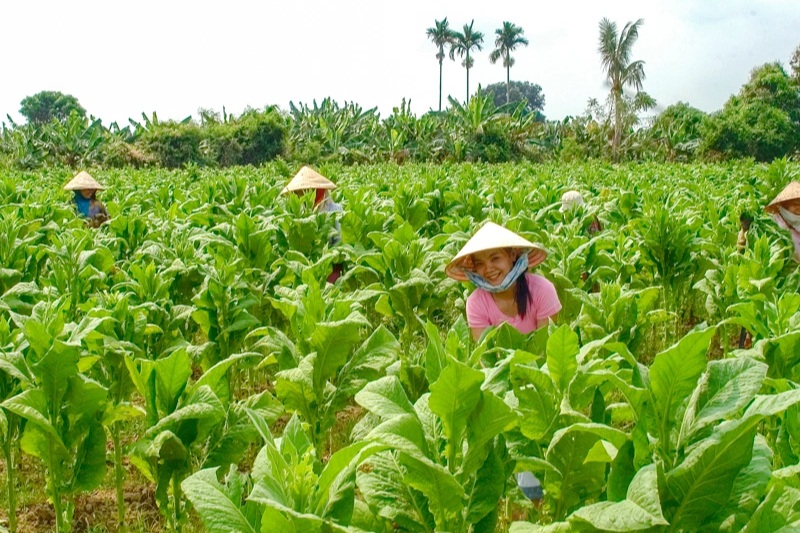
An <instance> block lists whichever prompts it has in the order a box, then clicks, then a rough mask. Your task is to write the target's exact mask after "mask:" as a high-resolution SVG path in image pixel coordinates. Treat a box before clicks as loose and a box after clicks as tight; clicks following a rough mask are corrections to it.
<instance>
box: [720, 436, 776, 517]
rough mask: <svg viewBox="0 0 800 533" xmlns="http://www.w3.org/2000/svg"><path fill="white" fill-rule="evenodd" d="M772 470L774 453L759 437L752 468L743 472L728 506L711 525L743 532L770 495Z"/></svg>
mask: <svg viewBox="0 0 800 533" xmlns="http://www.w3.org/2000/svg"><path fill="white" fill-rule="evenodd" d="M771 467H772V450H771V449H770V447H769V444H768V443H767V441H766V439H765V438H764V437H762V436H761V435H756V441H755V444H754V445H753V458H752V460H751V461H750V464H749V465H747V466H746V467H744V468H742V469H741V470H740V471H739V475H738V476H736V480H735V481H734V483H733V488H732V489H731V495H730V498H728V503H727V505H726V506H725V507H724V508H722V509H719V510H718V511H717V512H716V513H715V514H714V517H713V519H712V520H711V522H712V523H721V524H723V528H722V529H724V530H727V531H741V530H742V528H743V527H744V526H745V524H746V523H747V521H748V520H749V519H750V517H751V516H752V514H753V513H754V512H755V510H756V508H757V507H758V505H759V503H761V500H762V498H763V497H764V495H765V493H766V492H767V487H768V485H769V482H770V478H771Z"/></svg>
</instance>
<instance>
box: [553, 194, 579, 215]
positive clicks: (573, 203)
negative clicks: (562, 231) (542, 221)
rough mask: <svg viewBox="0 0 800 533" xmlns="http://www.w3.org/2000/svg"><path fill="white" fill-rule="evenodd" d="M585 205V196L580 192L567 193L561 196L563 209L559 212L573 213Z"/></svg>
mask: <svg viewBox="0 0 800 533" xmlns="http://www.w3.org/2000/svg"><path fill="white" fill-rule="evenodd" d="M582 205H583V196H581V193H579V192H578V191H567V192H565V193H564V194H562V195H561V207H560V208H559V211H561V212H562V213H563V212H564V211H571V210H572V209H574V208H576V207H580V206H582Z"/></svg>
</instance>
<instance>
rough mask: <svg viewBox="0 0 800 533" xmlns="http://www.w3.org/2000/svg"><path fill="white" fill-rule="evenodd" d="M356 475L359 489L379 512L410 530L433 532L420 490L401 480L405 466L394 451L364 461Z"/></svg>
mask: <svg viewBox="0 0 800 533" xmlns="http://www.w3.org/2000/svg"><path fill="white" fill-rule="evenodd" d="M365 465H366V466H367V469H366V470H365V472H363V473H360V474H359V475H358V479H357V481H358V489H359V492H360V493H361V494H362V495H363V498H364V500H366V502H367V504H369V506H370V508H372V509H373V510H374V511H375V512H376V513H377V514H378V515H379V516H382V517H384V518H387V519H389V520H391V521H392V522H394V523H396V524H398V525H399V526H400V527H401V528H403V529H404V530H407V531H412V532H432V531H433V528H434V521H433V517H432V516H431V515H430V513H429V512H428V505H427V502H426V501H425V497H424V496H423V495H422V493H421V492H419V491H417V490H415V489H413V488H411V487H410V486H409V485H408V484H406V483H405V481H404V480H403V474H404V470H403V467H402V466H401V465H400V463H399V462H398V461H397V454H396V453H388V452H383V453H379V454H377V455H375V456H373V457H370V458H369V460H368V461H367V462H366V463H365Z"/></svg>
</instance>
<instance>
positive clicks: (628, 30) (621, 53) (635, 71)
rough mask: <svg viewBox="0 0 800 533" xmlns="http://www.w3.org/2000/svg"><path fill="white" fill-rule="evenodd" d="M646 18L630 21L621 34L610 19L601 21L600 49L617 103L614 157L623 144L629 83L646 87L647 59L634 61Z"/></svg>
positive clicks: (614, 100)
mask: <svg viewBox="0 0 800 533" xmlns="http://www.w3.org/2000/svg"><path fill="white" fill-rule="evenodd" d="M642 24H644V21H643V20H642V19H639V20H637V21H636V22H634V23H630V22H628V23H627V24H625V27H624V28H622V32H621V33H620V34H619V38H618V37H617V24H616V22H611V21H610V20H608V19H607V18H604V19H603V20H601V21H600V41H599V46H598V48H597V50H598V52H600V57H601V61H602V65H603V70H605V72H606V78H607V80H608V84H609V85H610V86H611V102H612V103H613V105H614V141H613V144H612V151H613V154H614V160H615V161H616V160H617V159H618V157H619V154H618V151H619V145H620V141H621V139H622V105H623V101H622V92H623V90H624V89H625V86H626V85H628V86H632V87H634V88H635V89H636V90H637V91H639V90H641V88H642V81H643V80H644V78H645V76H644V61H631V50H632V49H633V45H634V44H635V43H636V39H638V38H639V26H641V25H642Z"/></svg>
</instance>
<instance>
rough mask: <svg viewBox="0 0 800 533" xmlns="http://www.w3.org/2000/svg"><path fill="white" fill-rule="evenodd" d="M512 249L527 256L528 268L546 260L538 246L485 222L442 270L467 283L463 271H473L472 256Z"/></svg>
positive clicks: (543, 251) (544, 253) (545, 252)
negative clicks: (501, 249)
mask: <svg viewBox="0 0 800 533" xmlns="http://www.w3.org/2000/svg"><path fill="white" fill-rule="evenodd" d="M500 248H513V249H515V250H519V251H521V252H523V253H525V252H527V254H528V268H533V267H535V266H536V265H539V264H540V263H541V262H542V261H544V260H545V258H547V251H546V250H545V249H544V248H542V247H541V246H540V245H538V244H534V243H532V242H530V241H529V240H527V239H523V238H522V237H520V236H519V235H517V234H516V233H514V232H513V231H511V230H507V229H506V228H504V227H503V226H499V225H497V224H495V223H494V222H487V223H486V224H484V225H483V227H482V228H481V229H479V230H478V231H477V232H476V233H475V235H473V236H472V238H471V239H470V240H468V241H467V244H465V245H464V247H463V248H461V251H459V252H458V254H456V256H455V257H454V258H453V260H452V261H450V263H449V264H448V265H447V266H446V267H445V268H444V271H445V273H446V274H447V275H448V276H450V277H451V278H453V279H455V280H458V281H468V278H467V275H466V274H465V273H464V270H473V265H472V254H474V253H477V252H483V251H486V250H496V249H500Z"/></svg>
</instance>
